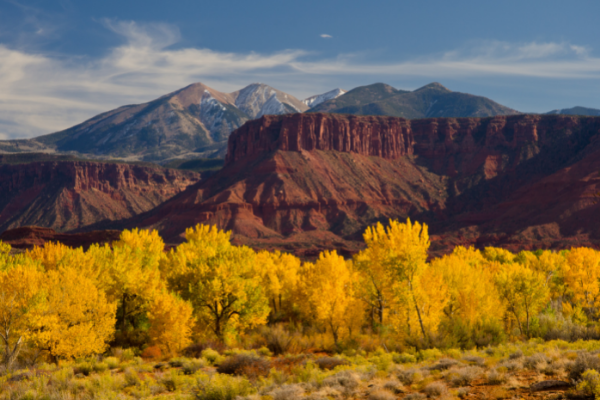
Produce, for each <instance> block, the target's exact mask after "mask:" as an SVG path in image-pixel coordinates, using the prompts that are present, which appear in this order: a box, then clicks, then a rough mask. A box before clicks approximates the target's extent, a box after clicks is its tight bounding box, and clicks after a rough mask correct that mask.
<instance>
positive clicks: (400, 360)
mask: <svg viewBox="0 0 600 400" xmlns="http://www.w3.org/2000/svg"><path fill="white" fill-rule="evenodd" d="M394 362H395V363H396V364H411V363H416V362H417V357H415V356H413V355H412V354H408V353H402V354H396V355H394Z"/></svg>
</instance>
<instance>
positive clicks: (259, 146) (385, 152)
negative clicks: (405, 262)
mask: <svg viewBox="0 0 600 400" xmlns="http://www.w3.org/2000/svg"><path fill="white" fill-rule="evenodd" d="M332 150H333V151H332ZM375 156H376V157H375ZM598 160H600V118H598V117H576V116H555V115H545V116H540V115H515V116H503V117H493V118H481V119H479V118H436V119H426V120H411V121H408V120H405V119H402V118H392V117H360V116H347V115H328V114H306V115H286V116H267V117H263V118H261V119H259V120H255V121H251V122H248V123H246V124H245V125H244V126H243V127H241V128H240V129H238V130H237V131H236V132H234V133H233V134H232V135H231V137H230V139H229V153H228V156H227V162H226V167H225V168H223V169H222V170H221V171H219V172H218V173H217V174H216V175H215V176H213V177H211V178H209V179H207V180H206V181H203V182H200V183H198V184H196V185H194V186H192V187H190V188H189V189H188V190H186V192H184V193H182V194H181V195H180V196H177V197H175V198H174V199H172V200H170V201H167V202H166V203H165V204H163V205H161V206H159V207H157V208H156V209H154V210H152V211H151V212H149V213H145V214H142V215H140V216H139V218H137V217H136V218H135V219H134V220H133V221H130V222H129V225H127V226H126V227H133V226H141V227H153V228H156V229H159V231H160V232H161V234H163V235H164V237H165V238H166V239H167V241H171V242H177V241H181V240H183V238H182V236H181V234H182V233H183V232H184V231H185V228H187V227H189V226H192V225H194V224H196V223H203V224H211V225H217V226H219V227H220V228H223V229H228V230H232V231H233V234H234V238H235V239H236V240H237V241H238V242H239V243H246V244H250V245H252V246H255V247H258V248H280V249H284V250H286V251H295V252H300V253H302V252H304V254H308V253H310V252H312V254H315V252H316V251H317V250H323V249H332V248H337V249H344V248H345V249H347V250H348V251H354V250H356V249H358V248H359V247H360V245H361V244H362V241H361V234H362V232H364V229H365V227H366V226H368V225H371V224H373V223H375V222H377V221H386V220H387V219H388V218H398V219H405V218H407V217H410V218H412V219H413V220H418V221H422V222H426V223H427V224H429V226H430V232H431V233H432V235H434V236H436V237H438V238H443V239H441V240H439V241H438V243H442V242H443V243H444V244H466V245H470V244H476V245H477V246H479V247H482V246H486V245H502V246H505V245H506V246H508V245H511V246H512V247H511V248H512V249H515V250H518V249H522V248H537V247H551V248H568V247H569V246H571V245H572V244H573V243H579V244H586V245H597V244H600V228H599V225H598V224H597V223H596V221H598V218H600V204H598V203H597V202H595V201H594V199H593V198H590V197H591V194H593V193H597V192H598V190H600V179H599V178H598V170H600V161H598ZM445 249H446V250H448V247H446V248H445Z"/></svg>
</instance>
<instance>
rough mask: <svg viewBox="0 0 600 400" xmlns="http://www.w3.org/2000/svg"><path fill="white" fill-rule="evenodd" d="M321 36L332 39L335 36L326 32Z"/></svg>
mask: <svg viewBox="0 0 600 400" xmlns="http://www.w3.org/2000/svg"><path fill="white" fill-rule="evenodd" d="M321 37H322V38H323V39H331V38H332V37H333V36H331V35H328V34H326V33H323V34H321Z"/></svg>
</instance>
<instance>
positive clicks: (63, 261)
mask: <svg viewBox="0 0 600 400" xmlns="http://www.w3.org/2000/svg"><path fill="white" fill-rule="evenodd" d="M364 241H365V249H364V250H363V251H361V252H359V253H358V254H356V255H355V256H354V257H353V258H352V259H344V257H342V256H340V255H338V254H337V253H336V252H335V251H325V252H323V253H321V254H320V255H319V257H318V259H317V260H316V261H314V262H307V261H304V262H303V261H302V260H300V259H299V258H297V257H295V256H293V255H290V254H286V253H281V252H278V251H274V252H269V251H255V250H253V249H251V248H249V247H246V246H234V245H232V244H231V242H230V232H225V231H222V230H219V229H218V228H216V227H210V226H204V225H197V226H196V227H193V228H189V229H187V230H186V241H185V242H184V243H182V244H180V245H179V246H177V247H175V248H173V249H172V250H170V251H168V252H165V244H164V242H163V240H162V239H161V237H160V236H159V235H158V233H157V232H156V231H148V230H137V229H134V230H131V231H124V232H122V234H121V237H120V240H119V241H117V242H114V243H112V245H93V246H91V247H90V248H89V249H87V250H83V249H82V248H76V249H73V248H69V247H67V246H64V245H62V244H59V243H47V244H45V245H44V246H43V247H35V248H34V249H32V250H29V251H26V252H24V253H21V254H11V249H10V246H8V245H6V244H2V243H1V242H0V338H1V342H2V344H3V346H2V359H3V363H4V366H5V367H6V368H8V369H9V368H11V366H12V364H13V363H14V361H15V360H16V358H17V356H18V355H19V352H20V351H21V350H22V349H24V348H26V349H28V350H29V351H33V352H35V353H36V354H39V355H40V356H42V357H49V358H50V359H51V360H54V361H55V360H57V359H59V358H67V359H68V358H79V357H85V356H89V355H93V354H100V353H103V352H105V351H106V350H107V348H108V347H109V346H111V345H112V346H122V347H136V348H138V349H142V348H144V347H147V346H157V347H158V348H159V349H160V350H161V351H162V353H163V354H165V355H175V354H177V353H179V352H180V351H182V349H184V348H185V347H186V346H188V345H190V344H191V343H192V342H193V341H203V340H220V341H225V342H226V341H228V340H232V338H235V337H236V336H238V335H241V334H243V333H244V332H247V331H248V330H251V329H253V328H255V327H258V326H261V325H265V324H275V323H282V322H283V323H289V324H294V325H295V326H304V327H307V326H308V327H311V329H316V330H318V331H320V332H324V333H326V334H328V335H330V336H331V338H332V339H333V342H334V343H335V345H336V346H339V345H340V344H341V343H343V342H345V341H349V340H352V338H353V337H355V336H356V335H358V334H361V333H362V334H364V333H365V332H370V333H372V334H374V335H380V336H381V335H386V337H390V338H393V340H394V341H396V342H399V343H403V344H405V345H406V346H413V347H420V348H423V347H434V346H438V347H440V346H449V347H461V348H470V347H474V346H481V345H487V344H492V343H498V342H501V341H503V340H506V339H507V338H511V337H512V338H515V337H522V338H528V337H532V336H536V335H539V333H540V329H541V328H540V319H541V317H540V316H541V315H553V316H554V317H555V318H561V320H563V321H567V322H568V323H573V324H579V325H581V326H595V323H596V321H597V320H598V317H599V312H600V308H599V306H600V280H599V278H600V252H598V251H596V250H594V249H591V248H583V247H582V248H573V249H571V250H568V251H560V252H555V251H549V250H539V251H536V252H529V251H522V252H520V253H518V254H513V253H511V252H509V251H507V250H504V249H501V248H493V247H488V248H485V249H484V250H483V251H480V250H476V249H474V248H465V247H460V246H459V247H456V248H455V249H454V251H453V252H452V253H451V254H449V255H446V256H443V257H440V258H435V259H432V260H428V250H429V245H430V242H429V236H428V229H427V225H425V224H419V223H412V222H411V221H410V220H407V221H406V222H405V223H401V222H399V221H396V220H390V221H389V223H388V225H387V226H383V225H382V224H380V223H378V224H377V225H375V226H372V227H369V228H367V230H366V231H365V233H364Z"/></svg>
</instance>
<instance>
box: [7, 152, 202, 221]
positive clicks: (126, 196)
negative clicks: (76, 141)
mask: <svg viewBox="0 0 600 400" xmlns="http://www.w3.org/2000/svg"><path fill="white" fill-rule="evenodd" d="M0 161H5V160H4V159H3V158H2V159H0ZM9 161H10V160H9ZM200 179H201V175H200V174H198V173H196V172H191V171H178V170H171V169H164V168H158V167H147V166H140V165H130V164H115V163H101V162H88V161H40V162H29V163H16V162H4V163H2V164H0V232H3V231H5V230H7V229H11V228H16V227H22V226H26V225H38V226H43V227H46V228H52V229H55V230H57V231H67V230H73V229H78V228H82V227H85V226H88V225H91V224H94V223H98V222H100V221H111V220H119V219H123V218H129V217H132V216H134V215H136V214H139V213H142V212H145V211H148V210H150V209H152V208H154V207H156V206H157V205H159V204H161V203H163V202H164V201H166V200H167V199H169V198H171V197H172V196H174V195H176V194H178V193H180V192H182V191H183V190H184V189H185V188H186V187H188V186H189V185H191V184H194V183H196V182H198V181H199V180H200Z"/></svg>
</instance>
